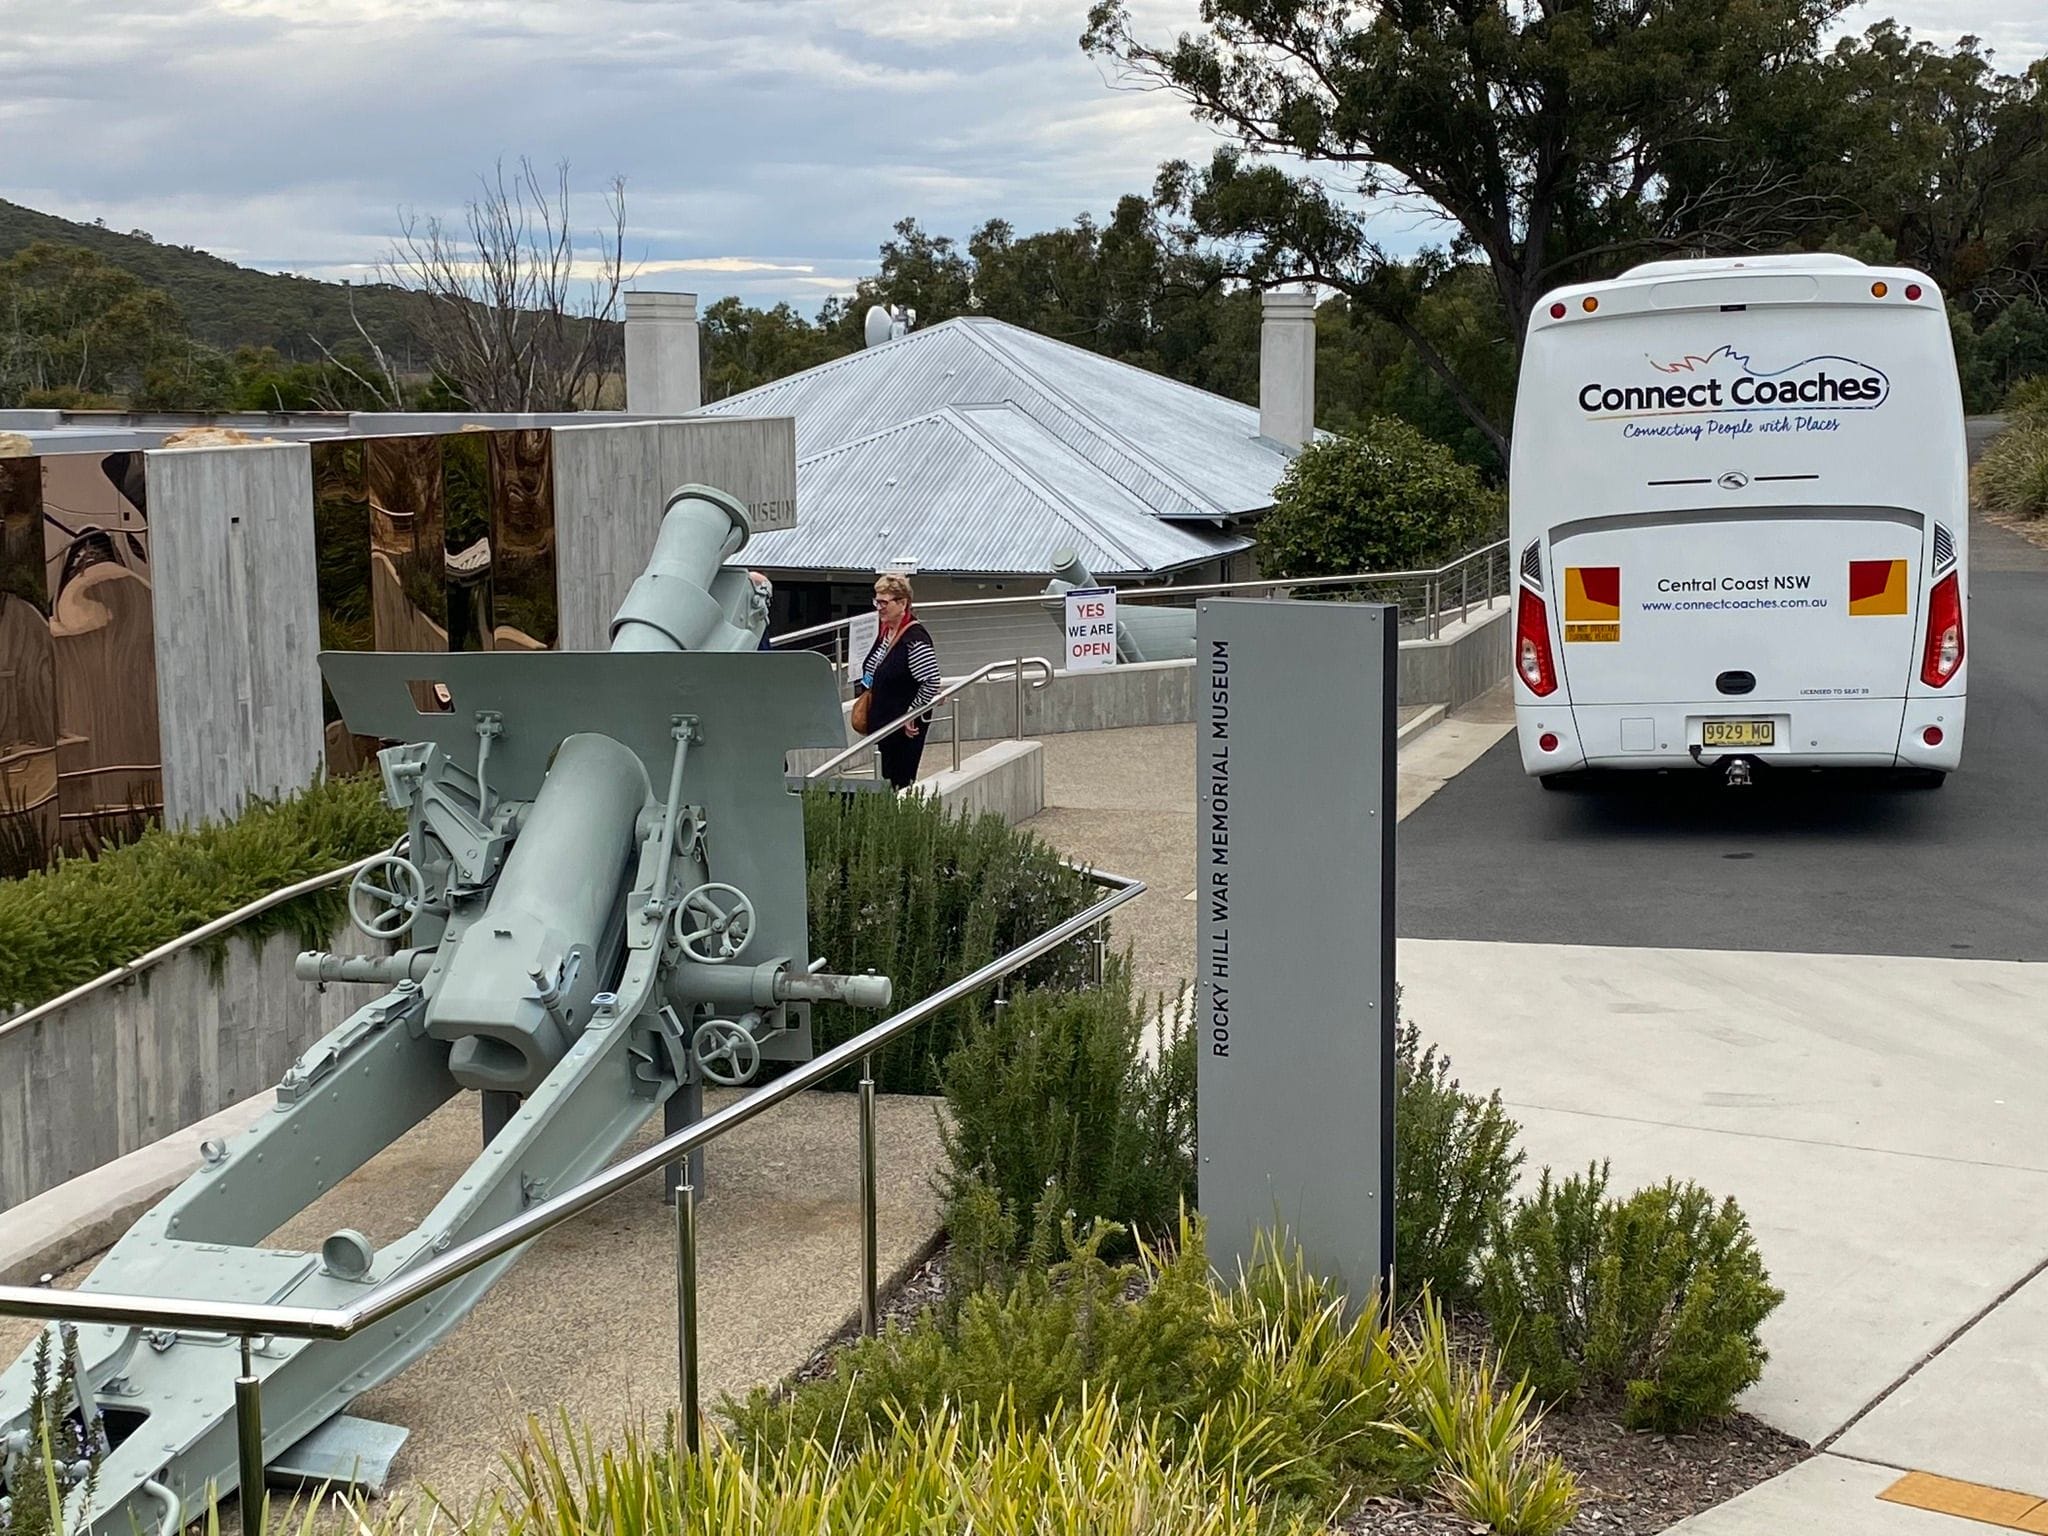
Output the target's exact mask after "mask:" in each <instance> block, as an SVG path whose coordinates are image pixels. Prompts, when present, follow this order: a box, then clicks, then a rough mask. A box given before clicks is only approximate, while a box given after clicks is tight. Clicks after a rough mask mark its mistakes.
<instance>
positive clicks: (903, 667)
mask: <svg viewBox="0 0 2048 1536" xmlns="http://www.w3.org/2000/svg"><path fill="white" fill-rule="evenodd" d="M875 618H876V626H875V628H876V633H875V643H874V645H873V647H872V648H871V649H870V650H869V651H868V656H867V660H866V661H865V662H864V663H863V664H862V666H861V669H860V671H861V676H860V690H859V691H860V692H861V693H866V694H871V695H872V697H871V698H870V699H869V701H868V719H869V720H870V721H872V722H873V725H872V726H871V727H870V728H871V729H879V728H880V727H881V726H884V725H887V724H888V723H889V722H890V721H891V720H895V719H897V718H899V717H901V716H903V715H906V714H909V713H910V712H911V711H912V710H917V711H919V716H918V718H917V719H913V720H907V721H905V722H904V724H903V728H902V729H901V730H898V731H893V732H891V733H890V734H889V735H887V736H885V737H883V738H882V740H880V741H879V742H877V743H876V744H875V752H876V754H877V755H878V756H879V757H880V758H881V760H882V777H883V778H885V779H887V780H888V781H889V782H890V783H891V784H892V785H894V786H895V787H896V788H897V789H898V790H904V789H908V788H909V787H910V786H911V785H912V784H913V783H915V782H916V780H917V764H918V759H919V758H921V757H923V756H924V728H925V727H926V726H927V725H929V724H931V716H930V715H928V714H924V713H923V709H924V706H925V705H927V704H929V703H931V701H932V700H933V699H934V698H936V697H937V696H938V692H939V654H938V652H937V651H935V650H933V649H932V637H931V633H930V631H928V630H927V629H926V628H925V627H924V625H922V624H920V623H919V622H918V621H917V617H916V615H915V614H913V613H912V612H911V611H910V583H909V582H908V581H907V580H905V579H904V578H903V577H901V576H898V575H896V574H895V573H894V572H893V571H892V572H887V573H885V574H883V575H881V576H878V577H876V578H875Z"/></svg>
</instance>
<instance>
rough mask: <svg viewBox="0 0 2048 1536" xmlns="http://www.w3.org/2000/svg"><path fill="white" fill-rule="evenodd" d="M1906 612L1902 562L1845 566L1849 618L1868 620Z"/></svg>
mask: <svg viewBox="0 0 2048 1536" xmlns="http://www.w3.org/2000/svg"><path fill="white" fill-rule="evenodd" d="M1905 611H1906V562H1905V561H1903V560H1851V561H1850V562H1849V616H1850V617H1851V618H1858V619H1861V618H1869V617H1871V616H1872V615H1875V614H1894V613H1904V612H1905Z"/></svg>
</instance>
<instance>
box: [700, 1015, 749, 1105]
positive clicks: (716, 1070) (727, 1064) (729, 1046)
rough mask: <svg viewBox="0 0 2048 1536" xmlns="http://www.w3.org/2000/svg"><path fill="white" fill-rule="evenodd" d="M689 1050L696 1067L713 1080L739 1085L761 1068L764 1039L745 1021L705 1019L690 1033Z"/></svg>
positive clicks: (731, 1085) (729, 1086) (734, 1086)
mask: <svg viewBox="0 0 2048 1536" xmlns="http://www.w3.org/2000/svg"><path fill="white" fill-rule="evenodd" d="M690 1050H691V1052H692V1054H694V1055H695V1056H696V1058H697V1069H698V1070H699V1071H700V1072H702V1073H703V1074H704V1075H705V1076H706V1077H707V1078H709V1079H710V1080H711V1081H712V1082H714V1083H718V1084H720V1085H722V1086H724V1087H727V1088H737V1087H739V1086H740V1085H741V1084H742V1083H746V1082H749V1081H751V1080H752V1079H753V1076H754V1074H755V1073H756V1072H758V1071H760V1070H761V1042H760V1041H758V1040H756V1039H755V1038H754V1037H753V1035H751V1034H750V1033H748V1031H747V1028H746V1026H745V1025H744V1024H735V1023H733V1022H732V1021H731V1020H730V1019H706V1020H705V1021H704V1022H703V1023H702V1024H699V1025H698V1026H697V1033H696V1034H694V1035H692V1036H691V1037H690Z"/></svg>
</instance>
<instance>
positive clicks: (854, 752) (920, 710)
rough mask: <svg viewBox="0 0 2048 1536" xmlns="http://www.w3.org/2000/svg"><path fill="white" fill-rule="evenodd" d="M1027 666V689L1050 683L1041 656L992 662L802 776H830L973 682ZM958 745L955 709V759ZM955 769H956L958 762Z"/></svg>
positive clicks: (1049, 667)
mask: <svg viewBox="0 0 2048 1536" xmlns="http://www.w3.org/2000/svg"><path fill="white" fill-rule="evenodd" d="M1026 667H1036V668H1038V680H1037V681H1036V682H1031V683H1026V684H1025V686H1026V687H1028V688H1043V687H1044V686H1045V685H1046V684H1047V683H1050V682H1051V681H1052V663H1051V662H1050V661H1047V660H1046V659H1045V658H1044V657H1043V656H1022V657H1017V658H1015V659H1013V660H1010V661H992V662H990V663H989V664H988V665H987V666H985V667H977V668H976V669H975V670H974V671H972V672H970V673H968V674H967V675H966V676H965V677H961V678H955V679H954V680H953V681H952V682H950V683H948V684H947V685H946V686H945V687H943V688H941V689H940V690H939V691H938V692H937V693H935V694H933V695H932V696H931V697H930V698H929V699H927V700H925V702H924V703H922V704H920V705H918V706H916V707H915V708H913V709H912V710H910V711H909V713H907V714H903V715H898V716H897V717H896V718H895V719H894V720H891V721H890V722H889V723H888V724H887V725H885V726H882V727H881V728H880V729H879V730H873V731H870V732H868V734H867V735H865V736H863V737H861V739H860V740H859V741H856V742H855V743H854V744H853V745H852V746H850V747H848V748H847V749H846V750H845V751H844V752H838V753H834V754H833V755H832V756H831V757H828V758H826V759H825V761H824V762H822V763H820V764H818V766H817V767H815V768H813V769H812V770H811V771H810V772H809V773H807V774H805V775H804V777H805V778H806V779H822V778H823V777H824V776H825V775H826V774H828V773H830V772H831V771H832V770H833V769H834V768H837V767H838V766H839V765H840V764H841V763H843V762H846V761H848V760H849V759H851V758H855V757H858V756H860V754H861V753H863V752H865V751H866V750H867V749H868V748H869V747H872V746H873V745H874V744H875V743H876V742H878V741H880V740H881V739H882V738H883V737H885V736H887V735H888V734H889V733H890V732H891V731H895V730H898V729H900V728H901V727H903V726H904V725H906V724H908V723H909V722H910V721H912V720H915V719H916V718H917V717H918V716H919V715H923V714H928V713H930V712H931V711H932V710H934V709H936V708H938V706H939V705H941V704H943V703H945V702H946V700H948V699H950V698H952V697H954V696H955V695H956V694H961V693H964V692H966V691H967V690H968V689H969V688H972V687H973V686H974V685H975V684H976V683H979V682H982V681H984V680H985V679H987V678H988V677H990V676H991V675H993V674H994V673H997V672H1008V671H1016V672H1018V673H1020V674H1021V673H1022V671H1023V670H1024V669H1025V668H1026ZM959 743H960V712H959V710H958V709H955V710H954V711H953V744H954V747H955V749H956V751H955V757H956V758H957V757H958V751H957V748H958V747H959ZM954 766H956V767H957V766H959V765H958V763H957V761H956V763H955V765H954Z"/></svg>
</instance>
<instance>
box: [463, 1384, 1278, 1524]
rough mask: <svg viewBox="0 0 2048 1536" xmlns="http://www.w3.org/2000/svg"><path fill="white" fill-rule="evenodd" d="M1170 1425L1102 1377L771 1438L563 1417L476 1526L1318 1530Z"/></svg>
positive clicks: (522, 1458)
mask: <svg viewBox="0 0 2048 1536" xmlns="http://www.w3.org/2000/svg"><path fill="white" fill-rule="evenodd" d="M1161 1441H1162V1435H1161V1431H1160V1429H1159V1427H1158V1426H1157V1425H1155V1424H1152V1423H1149V1422H1147V1421H1146V1420H1145V1419H1143V1418H1141V1417H1139V1416H1137V1415H1135V1414H1133V1413H1130V1412H1128V1411H1127V1410H1126V1409H1125V1408H1123V1407H1122V1406H1121V1405H1120V1404H1119V1403H1118V1401H1117V1398H1116V1395H1115V1394H1114V1393H1113V1392H1103V1393H1096V1394H1093V1395H1091V1396H1090V1397H1088V1398H1087V1399H1086V1400H1084V1401H1082V1402H1079V1403H1077V1404H1076V1405H1075V1406H1074V1407H1073V1408H1072V1409H1071V1410H1069V1411H1067V1412H1064V1413H1061V1414H1059V1415H1057V1416H1056V1417H1054V1418H1053V1419H1051V1420H1045V1421H1041V1420H1040V1419H1038V1418H1037V1417H1035V1416H1033V1415H1031V1414H1029V1413H1027V1412H1025V1411H1023V1410H1021V1409H1019V1408H1017V1407H1015V1406H1013V1405H1011V1404H1007V1403H1003V1404H999V1405H997V1406H996V1407H995V1408H993V1409H990V1410H982V1409H973V1410H969V1411H968V1412H967V1413H966V1414H965V1415H963V1416H961V1417H957V1418H956V1417H954V1416H952V1415H946V1414H936V1415H929V1416H910V1415H905V1416H901V1417H898V1418H896V1419H894V1420H892V1421H891V1422H889V1423H888V1424H887V1425H885V1426H882V1427H881V1429H880V1430H879V1432H878V1433H876V1434H874V1435H872V1436H869V1437H866V1438H863V1439H860V1440H858V1441H853V1442H851V1443H841V1442H838V1441H835V1440H831V1439H827V1440H818V1439H809V1440H804V1441H800V1442H797V1443H795V1444H793V1445H789V1446H786V1447H781V1448H778V1449H776V1450H774V1451H772V1452H767V1451H763V1450H761V1449H759V1448H754V1449H751V1450H750V1449H748V1448H746V1447H744V1446H740V1445H735V1444H733V1443H731V1442H730V1441H726V1440H723V1439H719V1438H715V1437H714V1438H713V1440H712V1441H711V1443H710V1444H709V1445H707V1446H706V1447H705V1449H704V1450H703V1451H702V1452H701V1453H700V1454H698V1455H696V1456H694V1457H693V1456H689V1455H687V1454H684V1453H681V1452H679V1451H678V1449H677V1448H676V1445H675V1443H674V1436H673V1433H671V1434H670V1436H669V1437H668V1438H667V1439H666V1440H665V1441H664V1442H662V1443H659V1444H656V1443H650V1442H649V1441H648V1440H647V1439H646V1438H645V1436H643V1435H639V1434H629V1435H628V1436H627V1437H626V1439H625V1442H624V1444H623V1445H622V1446H621V1447H620V1448H619V1449H618V1450H616V1451H612V1450H607V1451H604V1452H602V1453H600V1452H598V1450H597V1449H596V1448H595V1446H594V1445H593V1443H592V1441H591V1439H590V1436H589V1433H588V1431H585V1432H583V1434H582V1435H581V1436H578V1435H577V1434H576V1433H575V1432H573V1431H572V1430H570V1429H569V1427H568V1425H567V1424H566V1423H564V1424H562V1425H561V1426H560V1427H559V1428H558V1429H557V1430H556V1431H555V1432H554V1433H553V1434H550V1435H549V1436H547V1437H545V1438H542V1437H540V1436H539V1435H538V1434H533V1435H530V1436H529V1439H528V1441H527V1443H526V1444H525V1445H523V1446H521V1448H520V1449H519V1450H518V1452H517V1453H516V1455H515V1457H514V1459H513V1461H512V1465H511V1468H510V1477H509V1479H508V1483H509V1486H508V1487H507V1488H506V1489H505V1491H503V1492H501V1493H500V1494H499V1495H498V1496H497V1497H496V1498H494V1499H492V1500H490V1501H487V1503H486V1504H485V1506H484V1508H483V1509H481V1510H480V1511H478V1513H477V1514H476V1515H475V1516H473V1517H472V1518H471V1519H470V1520H469V1521H468V1522H467V1530H468V1531H470V1532H472V1533H475V1536H486V1533H488V1536H576V1533H581V1532H586V1531H591V1530H600V1529H601V1530H604V1531H606V1532H609V1533H612V1536H871V1533H879V1532H911V1531H933V1532H938V1531H971V1532H974V1533H975V1536H1309V1532H1310V1530H1311V1527H1310V1526H1309V1525H1307V1524H1306V1523H1305V1522H1304V1521H1302V1520H1300V1519H1298V1518H1288V1517H1285V1516H1279V1515H1274V1514H1272V1513H1269V1512H1268V1511H1266V1510H1263V1509H1261V1508H1260V1506H1259V1504H1258V1503H1257V1502H1256V1499H1257V1496H1256V1494H1255V1493H1254V1492H1253V1491H1252V1490H1250V1489H1249V1488H1248V1487H1247V1486H1246V1485H1245V1484H1244V1483H1243V1482H1242V1481H1241V1480H1240V1479H1238V1478H1237V1477H1235V1476H1233V1475H1232V1474H1231V1472H1230V1471H1229V1469H1227V1468H1217V1469H1212V1468H1207V1467H1202V1466H1198V1465H1194V1464H1191V1463H1187V1462H1176V1461H1175V1459H1174V1458H1173V1457H1171V1456H1170V1455H1169V1454H1167V1453H1166V1450H1165V1448H1164V1446H1163V1445H1162V1443H1161Z"/></svg>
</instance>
